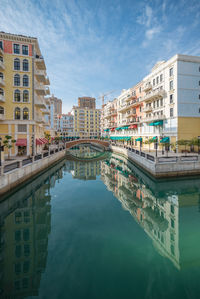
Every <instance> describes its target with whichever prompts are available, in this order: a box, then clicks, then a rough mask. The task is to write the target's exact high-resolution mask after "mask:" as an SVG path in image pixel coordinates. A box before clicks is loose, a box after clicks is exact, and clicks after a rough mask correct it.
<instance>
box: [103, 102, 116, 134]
mask: <svg viewBox="0 0 200 299" xmlns="http://www.w3.org/2000/svg"><path fill="white" fill-rule="evenodd" d="M117 103H118V102H117V99H114V100H113V101H109V102H108V103H106V104H104V106H103V108H104V109H102V114H101V134H102V136H104V137H105V136H107V132H109V130H110V131H111V132H113V131H114V129H115V128H116V127H117V123H118V122H117Z"/></svg>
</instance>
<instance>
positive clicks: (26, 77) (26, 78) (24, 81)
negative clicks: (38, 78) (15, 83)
mask: <svg viewBox="0 0 200 299" xmlns="http://www.w3.org/2000/svg"><path fill="white" fill-rule="evenodd" d="M28 85H29V80H28V76H27V75H24V76H23V86H28Z"/></svg>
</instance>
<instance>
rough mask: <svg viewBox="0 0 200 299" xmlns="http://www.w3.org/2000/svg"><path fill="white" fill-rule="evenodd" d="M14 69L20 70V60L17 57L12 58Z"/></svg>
mask: <svg viewBox="0 0 200 299" xmlns="http://www.w3.org/2000/svg"><path fill="white" fill-rule="evenodd" d="M14 70H15V71H19V70H20V60H19V58H15V59H14Z"/></svg>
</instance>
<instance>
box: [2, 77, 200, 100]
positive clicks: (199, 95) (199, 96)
mask: <svg viewBox="0 0 200 299" xmlns="http://www.w3.org/2000/svg"><path fill="white" fill-rule="evenodd" d="M0 78H1V76H0ZM199 100H200V94H199Z"/></svg>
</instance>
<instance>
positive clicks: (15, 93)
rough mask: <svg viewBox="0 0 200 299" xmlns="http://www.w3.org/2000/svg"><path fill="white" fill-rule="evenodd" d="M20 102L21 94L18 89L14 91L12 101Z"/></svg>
mask: <svg viewBox="0 0 200 299" xmlns="http://www.w3.org/2000/svg"><path fill="white" fill-rule="evenodd" d="M20 100H21V94H20V90H19V89H16V90H15V91H14V101H15V102H20Z"/></svg>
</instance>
